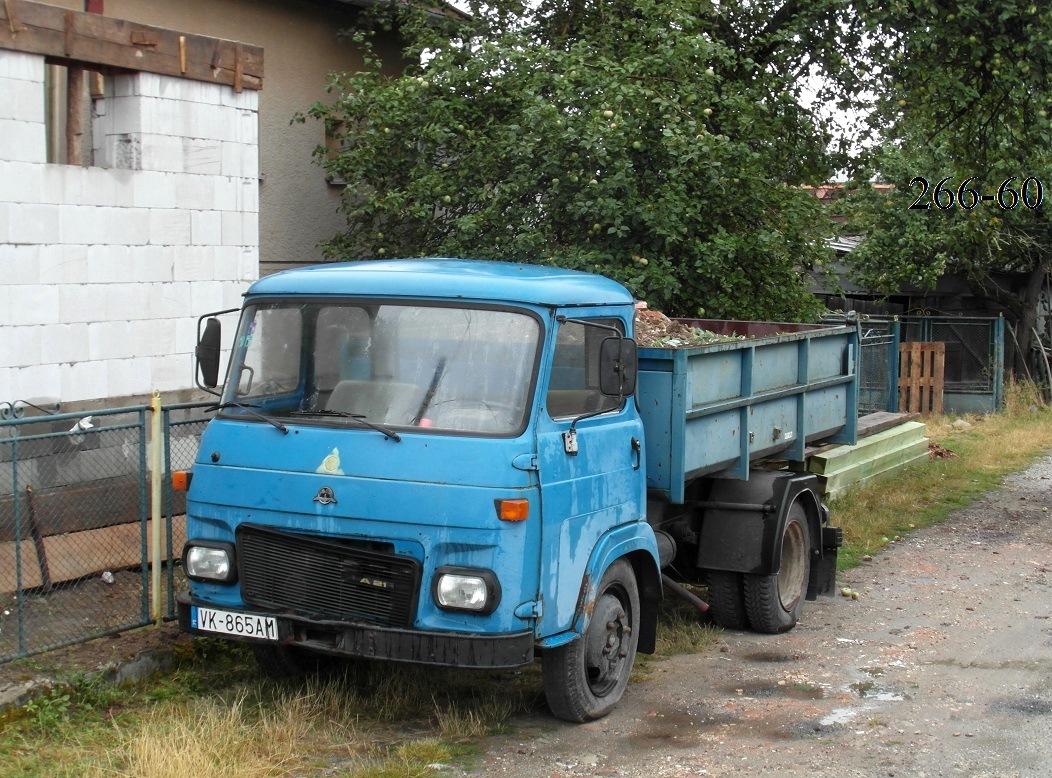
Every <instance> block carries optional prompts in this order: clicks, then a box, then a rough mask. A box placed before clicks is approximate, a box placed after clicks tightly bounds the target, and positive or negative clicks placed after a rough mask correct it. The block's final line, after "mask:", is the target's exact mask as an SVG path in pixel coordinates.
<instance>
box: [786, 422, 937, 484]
mask: <svg viewBox="0 0 1052 778" xmlns="http://www.w3.org/2000/svg"><path fill="white" fill-rule="evenodd" d="M924 429H925V428H924V423H923V422H919V421H907V422H905V423H902V424H898V425H896V426H894V427H890V428H888V429H884V430H882V431H880V432H876V433H874V434H872V435H869V436H867V437H865V438H862V439H861V440H859V442H858V443H857V444H855V445H854V446H834V447H832V448H828V449H825V450H822V451H819V452H816V453H815V454H814V455H813V456H812V457H811V458H810V459H809V460H808V461H807V471H808V472H811V473H815V474H816V475H817V476H818V480H819V482H820V483H821V485H822V492H823V494H824V495H825V497H826V498H828V499H832V498H834V497H838V496H840V495H842V494H844V493H845V492H846V491H847V490H848V489H850V488H852V487H855V486H858V485H860V484H863V483H865V482H866V481H869V480H871V479H873V478H875V477H877V476H878V475H883V474H885V473H894V472H897V471H899V470H901V469H903V468H905V467H907V466H908V465H911V464H913V463H914V462H918V461H921V460H924V459H927V456H928V439H927V438H926V437H925V436H924ZM800 469H803V467H802V466H801V468H800Z"/></svg>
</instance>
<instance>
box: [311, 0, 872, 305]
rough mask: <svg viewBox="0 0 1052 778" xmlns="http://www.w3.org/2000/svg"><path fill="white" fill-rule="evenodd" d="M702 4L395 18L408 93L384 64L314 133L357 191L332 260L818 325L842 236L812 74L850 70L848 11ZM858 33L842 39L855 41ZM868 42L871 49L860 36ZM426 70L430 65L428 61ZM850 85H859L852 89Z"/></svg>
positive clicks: (346, 204) (353, 87)
mask: <svg viewBox="0 0 1052 778" xmlns="http://www.w3.org/2000/svg"><path fill="white" fill-rule="evenodd" d="M800 5H802V6H806V9H801V8H800V7H799V6H798V5H797V4H795V3H787V4H785V7H784V9H782V11H779V7H778V6H777V5H775V4H771V3H764V2H754V3H744V2H742V3H721V4H720V5H719V6H715V5H709V4H707V3H700V4H699V3H696V2H688V1H687V0H663V1H661V2H659V1H658V0H618V1H617V2H582V1H580V0H579V1H578V2H565V1H563V2H553V1H552V0H548V1H547V2H541V3H539V4H538V5H537V6H536V8H535V13H533V14H526V13H525V12H524V11H523V7H522V5H521V4H516V3H512V2H500V1H499V2H497V3H494V4H489V5H488V6H486V7H481V6H478V7H474V8H473V9H472V11H473V21H472V22H471V23H470V24H465V23H460V24H459V26H457V25H452V26H450V25H443V24H437V23H435V22H434V20H433V19H427V18H421V17H420V16H417V15H414V14H413V13H412V11H413V7H412V5H410V6H406V7H400V8H399V9H396V10H392V9H390V8H387V9H384V10H383V11H382V12H380V13H379V15H374V16H370V17H368V18H370V19H372V23H371V25H367V26H364V27H363V28H362V29H359V30H358V31H356V33H355V36H356V40H357V41H358V42H359V43H360V44H361V45H363V46H365V47H366V48H367V50H368V51H372V48H371V47H372V45H373V42H374V41H375V40H376V39H377V38H376V36H377V35H378V34H379V33H380V32H382V31H384V30H387V29H391V28H392V27H393V26H397V28H398V31H399V33H400V34H401V35H402V37H403V39H404V40H406V41H407V42H408V43H407V45H408V48H407V50H406V53H405V58H406V60H407V61H408V62H410V63H411V64H410V65H409V66H408V67H407V68H406V70H405V72H404V74H403V75H399V76H392V75H390V74H389V73H387V72H385V70H384V69H383V67H382V65H381V63H380V62H379V60H378V58H372V57H370V58H368V59H367V67H366V69H365V70H363V71H362V72H358V73H353V74H340V75H336V76H334V77H333V80H332V83H331V89H332V91H333V93H334V95H335V99H334V100H333V102H331V103H329V104H318V105H316V106H314V108H313V109H312V111H311V115H313V116H314V117H315V118H318V119H321V120H323V121H324V122H325V123H326V127H327V129H328V130H329V131H330V133H331V134H333V135H335V136H336V137H337V138H338V140H339V142H340V145H341V147H342V151H341V152H340V153H339V154H336V155H332V156H330V155H326V154H325V153H324V151H323V150H319V157H320V158H321V159H322V161H323V162H324V164H325V165H326V167H327V169H328V171H329V173H330V174H331V175H333V176H335V177H337V178H339V179H341V180H343V181H346V182H348V183H349V186H348V187H347V190H346V192H345V195H344V199H343V209H344V211H345V212H346V215H347V221H348V227H347V230H346V231H345V232H344V233H342V234H341V235H339V236H337V237H336V238H334V239H333V240H332V241H331V242H330V243H329V244H328V246H327V248H326V251H327V255H328V256H329V257H331V258H341V259H352V258H373V257H384V256H421V255H454V256H463V257H469V258H494V259H502V260H509V261H519V262H528V263H543V264H555V265H560V266H564V267H571V268H578V269H583V270H589V271H594V272H600V273H603V274H605V275H608V276H610V277H613V278H615V279H617V280H619V281H621V282H622V283H624V284H625V285H626V286H628V287H629V288H630V289H631V290H632V291H633V292H634V293H635V294H636V295H638V296H639V297H641V298H643V299H646V300H648V302H650V304H651V306H652V307H655V308H658V309H661V310H664V311H665V312H666V313H669V314H672V315H686V316H694V315H707V316H722V317H740V318H776V319H800V318H806V317H809V316H812V315H813V314H814V313H816V310H817V306H816V303H815V301H814V300H813V298H812V297H811V296H810V295H809V294H807V292H806V290H805V288H804V285H803V283H802V281H801V273H800V270H801V268H807V267H809V266H810V265H811V264H812V263H814V262H815V260H821V259H823V258H824V256H825V254H824V249H823V248H822V237H823V235H824V233H825V231H826V230H827V223H826V221H825V219H824V216H823V215H822V214H821V212H820V211H819V208H818V206H817V203H816V202H815V201H814V199H813V198H812V197H810V196H809V195H808V194H806V193H805V192H803V191H801V190H800V189H799V188H798V185H800V184H806V183H819V182H822V181H824V180H826V179H827V178H828V176H829V175H830V174H831V172H832V169H833V168H832V159H831V157H830V156H829V155H828V153H827V146H828V143H829V141H830V136H829V134H828V132H827V131H826V129H825V126H824V124H823V122H822V120H821V119H820V117H819V116H818V115H817V114H815V113H813V112H812V111H810V110H809V109H806V108H805V107H804V106H803V103H802V101H801V100H800V99H799V98H800V90H801V76H802V75H803V74H805V73H807V72H808V71H809V70H811V69H816V68H817V69H823V70H825V71H826V72H829V73H832V74H833V75H834V76H838V77H839V76H845V77H846V76H847V75H848V74H850V73H852V72H853V69H852V68H851V67H849V64H850V63H848V61H847V60H846V59H845V58H844V56H843V55H841V54H840V53H838V51H837V50H836V46H835V45H834V44H835V42H836V39H837V37H838V36H840V37H843V36H845V35H848V33H849V31H854V30H855V27H854V26H852V25H850V24H848V22H849V21H850V20H851V19H850V18H849V17H847V16H846V15H845V14H844V13H843V12H842V10H841V8H842V5H843V4H842V3H839V2H836V1H835V0H830V1H829V2H815V3H807V4H800ZM838 20H839V23H838ZM850 34H851V35H854V34H855V33H854V32H851V33H850ZM416 63H419V64H416ZM830 83H832V84H834V85H835V84H842V83H846V81H844V80H843V79H841V80H838V79H837V78H834V80H833V81H831V82H830Z"/></svg>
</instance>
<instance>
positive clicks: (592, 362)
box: [545, 319, 624, 419]
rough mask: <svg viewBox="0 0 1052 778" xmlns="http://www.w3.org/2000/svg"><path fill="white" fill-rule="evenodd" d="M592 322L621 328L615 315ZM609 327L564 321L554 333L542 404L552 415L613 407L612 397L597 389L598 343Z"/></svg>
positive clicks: (615, 403) (568, 415) (607, 334)
mask: <svg viewBox="0 0 1052 778" xmlns="http://www.w3.org/2000/svg"><path fill="white" fill-rule="evenodd" d="M596 324H602V325H605V326H607V327H617V328H618V329H619V330H623V329H624V328H623V327H622V325H621V323H620V322H619V321H617V320H616V319H597V320H596ZM610 334H611V333H610V331H609V330H607V329H603V328H601V327H589V326H586V325H583V324H580V323H578V322H575V321H564V322H562V323H561V324H560V325H559V331H558V332H557V333H556V336H555V356H554V359H553V361H552V374H551V379H550V380H549V382H548V394H547V396H546V397H545V406H546V408H547V409H548V415H549V416H551V417H552V418H553V419H564V418H573V417H576V416H582V415H584V414H592V413H601V412H605V411H612V410H616V409H617V408H619V407H620V403H619V402H618V399H617V398H616V397H606V396H604V395H603V393H602V392H600V391H599V347H600V344H602V342H603V340H604V339H605V338H608V337H610Z"/></svg>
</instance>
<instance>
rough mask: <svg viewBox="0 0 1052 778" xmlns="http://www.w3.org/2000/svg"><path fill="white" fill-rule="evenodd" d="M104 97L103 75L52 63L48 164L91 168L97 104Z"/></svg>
mask: <svg viewBox="0 0 1052 778" xmlns="http://www.w3.org/2000/svg"><path fill="white" fill-rule="evenodd" d="M103 95H104V88H103V77H102V74H101V73H99V72H96V71H92V70H88V69H87V68H85V67H84V66H83V65H79V64H76V63H70V64H68V65H67V64H63V63H52V62H49V63H48V64H47V67H46V68H45V71H44V126H45V128H46V131H47V161H48V162H53V163H57V164H65V165H91V164H92V163H93V159H92V157H93V154H92V143H91V119H92V105H93V103H94V100H96V99H101V98H102V97H103Z"/></svg>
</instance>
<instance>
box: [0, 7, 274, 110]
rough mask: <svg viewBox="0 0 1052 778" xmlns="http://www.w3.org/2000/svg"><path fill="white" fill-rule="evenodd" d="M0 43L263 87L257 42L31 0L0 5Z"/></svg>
mask: <svg viewBox="0 0 1052 778" xmlns="http://www.w3.org/2000/svg"><path fill="white" fill-rule="evenodd" d="M0 48H2V49H11V50H13V51H22V52H25V53H27V54H42V55H44V56H46V57H53V58H55V59H59V60H67V61H72V62H79V63H82V64H85V65H93V66H96V67H110V68H119V69H123V70H138V71H143V72H147V73H159V74H161V75H166V76H175V77H182V78H189V79H193V80H195V81H206V82H208V83H219V84H226V85H227V86H232V87H234V88H235V89H238V91H240V90H241V89H255V90H259V89H262V88H263V48H262V47H261V46H251V45H249V44H247V43H239V42H236V41H227V40H223V39H220V38H211V37H208V36H205V35H191V34H189V33H181V32H176V31H174V30H167V29H164V28H162V27H151V26H149V25H144V24H133V23H132V22H129V21H125V20H123V19H112V18H110V17H107V16H99V15H98V14H93V13H83V12H81V11H66V10H65V9H63V8H59V7H57V6H53V5H45V4H44V3H37V2H33V1H32V0H4V2H3V4H2V5H0Z"/></svg>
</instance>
